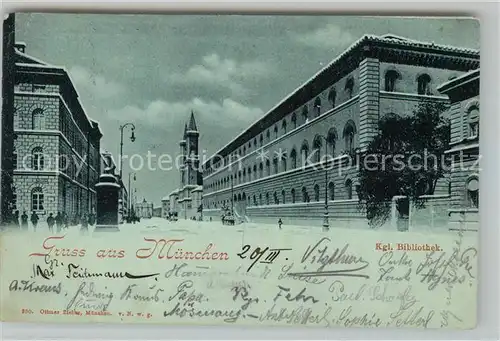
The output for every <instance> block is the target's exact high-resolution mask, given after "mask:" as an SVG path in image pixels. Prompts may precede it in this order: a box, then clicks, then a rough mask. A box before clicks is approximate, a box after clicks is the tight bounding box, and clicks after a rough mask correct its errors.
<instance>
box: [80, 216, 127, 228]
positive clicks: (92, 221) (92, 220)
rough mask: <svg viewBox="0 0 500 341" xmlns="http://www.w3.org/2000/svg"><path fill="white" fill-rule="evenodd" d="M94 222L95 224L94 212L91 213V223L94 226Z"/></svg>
mask: <svg viewBox="0 0 500 341" xmlns="http://www.w3.org/2000/svg"><path fill="white" fill-rule="evenodd" d="M127 219H128V218H127ZM94 224H95V214H94V213H90V214H89V225H90V226H94Z"/></svg>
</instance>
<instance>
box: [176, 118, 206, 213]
mask: <svg viewBox="0 0 500 341" xmlns="http://www.w3.org/2000/svg"><path fill="white" fill-rule="evenodd" d="M199 136H200V133H199V131H198V128H197V126H196V121H195V119H194V113H193V112H191V117H190V118H189V122H188V123H187V124H186V125H185V126H184V135H183V137H182V140H181V141H180V142H179V146H180V155H181V160H182V164H181V167H180V176H181V181H180V187H179V189H177V190H175V191H173V192H172V193H171V194H170V209H171V210H172V212H175V213H177V215H178V217H179V218H183V219H191V218H193V217H194V218H196V219H199V218H200V217H201V216H202V206H201V204H202V202H201V200H202V197H203V187H202V183H203V179H202V176H201V175H202V174H201V172H200V170H199V167H200V158H199V152H198V140H199Z"/></svg>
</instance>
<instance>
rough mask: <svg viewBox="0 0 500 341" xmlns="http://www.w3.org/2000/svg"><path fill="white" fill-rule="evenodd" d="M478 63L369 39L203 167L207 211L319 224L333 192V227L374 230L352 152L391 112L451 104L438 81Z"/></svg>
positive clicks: (419, 45) (424, 47)
mask: <svg viewBox="0 0 500 341" xmlns="http://www.w3.org/2000/svg"><path fill="white" fill-rule="evenodd" d="M478 67H479V52H478V51H475V50H470V49H465V48H458V47H451V46H441V45H435V44H433V43H424V42H418V41H413V40H410V39H406V38H403V37H398V36H394V35H385V36H371V35H365V36H363V37H362V38H361V39H359V40H358V41H356V42H355V43H354V44H353V45H351V47H349V48H348V49H347V50H346V51H344V52H343V53H342V54H340V55H339V56H338V57H337V58H336V59H334V60H333V61H332V62H331V63H330V64H329V65H328V66H326V67H325V68H323V69H322V70H320V71H319V72H318V73H317V74H315V75H314V76H313V77H312V78H310V79H309V80H308V81H307V82H305V83H304V84H302V85H301V86H300V87H299V88H297V89H296V90H295V91H293V92H292V93H291V94H289V95H288V96H287V97H286V98H284V99H283V100H282V101H281V102H280V103H278V104H277V105H276V106H275V107H273V108H272V109H271V110H269V111H268V112H267V113H266V114H265V115H264V116H263V117H262V118H261V119H259V120H258V121H257V122H255V123H254V124H252V125H251V126H250V127H249V128H247V129H246V130H245V131H243V132H242V133H241V134H239V135H238V136H237V137H236V138H235V139H233V140H232V141H230V142H229V143H228V144H226V145H225V146H224V147H223V148H222V149H220V150H219V151H218V152H217V153H216V154H214V155H213V156H212V157H210V158H209V159H208V160H207V161H206V162H205V163H204V164H203V183H204V196H203V202H204V205H203V207H204V211H203V214H204V217H209V216H214V217H215V216H218V215H219V214H220V210H221V207H223V206H225V207H230V206H233V207H234V210H235V215H236V216H239V217H240V218H241V219H242V220H246V221H252V222H265V223H274V224H275V223H276V222H277V220H278V218H281V219H282V220H283V223H284V224H285V225H286V224H303V225H317V226H321V224H322V222H323V214H324V211H325V205H324V201H325V196H327V201H328V212H329V217H330V226H332V227H334V226H342V227H356V226H359V227H366V219H365V216H364V214H363V212H362V211H360V210H359V209H358V199H357V197H356V186H357V171H356V169H355V167H347V163H348V161H349V160H348V159H349V158H348V157H347V155H348V154H349V153H351V152H352V151H355V150H356V149H360V150H362V149H363V148H366V147H367V145H368V144H369V143H370V141H371V139H372V138H373V137H374V136H375V135H376V133H377V131H378V123H379V120H380V119H381V118H382V117H384V116H385V115H400V116H406V115H412V114H413V110H414V109H415V108H416V107H417V106H418V103H419V101H420V100H422V99H427V100H432V101H442V102H445V103H449V100H448V98H447V97H446V96H443V95H441V94H439V92H438V91H437V86H438V85H439V84H442V83H443V82H446V81H448V80H449V79H452V78H454V77H459V76H460V75H462V74H463V73H465V72H468V71H470V70H473V69H476V68H478ZM325 156H328V157H327V158H325ZM326 163H328V165H327V164H326ZM324 166H328V169H329V171H328V173H327V174H326V176H325V171H324V169H325V168H324ZM447 188H448V186H447V184H446V183H445V181H443V183H442V184H440V186H438V188H437V189H436V193H435V194H439V193H440V192H441V191H442V192H443V194H444V195H447V191H448V190H447ZM445 204H446V203H445Z"/></svg>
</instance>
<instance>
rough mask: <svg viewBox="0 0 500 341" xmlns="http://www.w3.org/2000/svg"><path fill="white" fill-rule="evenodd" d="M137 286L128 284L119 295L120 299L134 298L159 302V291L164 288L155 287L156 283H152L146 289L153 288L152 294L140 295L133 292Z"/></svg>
mask: <svg viewBox="0 0 500 341" xmlns="http://www.w3.org/2000/svg"><path fill="white" fill-rule="evenodd" d="M136 288H137V284H130V285H129V286H128V287H127V289H125V291H124V292H123V293H122V294H121V295H120V300H122V301H127V300H134V301H139V302H159V301H160V293H162V292H163V291H164V290H163V289H161V288H156V285H153V286H151V287H149V288H148V291H151V290H154V293H153V294H150V295H141V294H138V293H137V292H135V290H136Z"/></svg>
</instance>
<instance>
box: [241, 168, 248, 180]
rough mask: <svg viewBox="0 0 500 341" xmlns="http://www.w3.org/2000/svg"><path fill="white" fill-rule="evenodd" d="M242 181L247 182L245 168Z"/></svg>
mask: <svg viewBox="0 0 500 341" xmlns="http://www.w3.org/2000/svg"><path fill="white" fill-rule="evenodd" d="M242 181H243V182H246V181H247V170H246V168H245V169H243V180H242Z"/></svg>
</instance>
